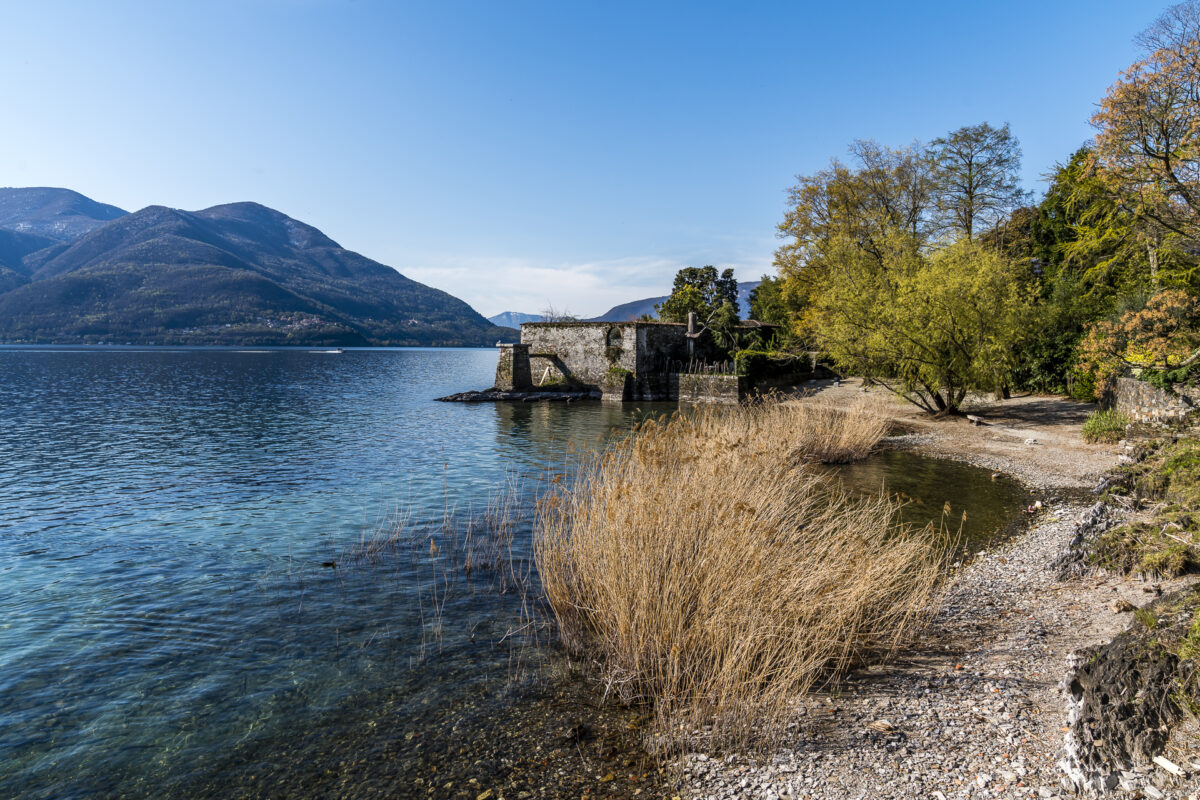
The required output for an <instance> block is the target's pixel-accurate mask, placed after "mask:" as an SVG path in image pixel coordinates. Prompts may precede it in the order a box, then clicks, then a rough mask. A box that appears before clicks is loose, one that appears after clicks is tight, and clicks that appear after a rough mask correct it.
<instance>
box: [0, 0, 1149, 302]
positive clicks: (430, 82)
mask: <svg viewBox="0 0 1200 800" xmlns="http://www.w3.org/2000/svg"><path fill="white" fill-rule="evenodd" d="M1164 7H1165V4H1163V5H1159V4H1157V3H1145V4H1143V3H1136V2H1128V0H1125V1H1124V2H1115V1H1109V0H1064V2H1054V1H1053V0H1040V1H1039V2H1029V1H1028V0H1015V1H1013V2H1007V3H977V2H969V1H967V0H958V1H957V2H930V3H909V4H902V3H885V2H862V3H851V2H846V3H835V2H821V3H807V2H744V1H743V2H727V3H704V2H694V3H684V2H678V3H667V2H628V3H627V2H614V1H613V0H605V1H604V2H585V1H584V0H561V1H560V2H522V1H521V0H505V1H504V2H501V0H494V2H470V3H468V2H454V0H443V1H442V2H427V3H400V2H353V1H352V0H343V1H342V2H333V1H332V0H328V1H326V0H239V2H221V1H220V0H207V1H206V2H198V3H175V2H166V3H164V2H153V3H151V2H139V3H133V2H119V0H118V1H116V2H103V3H101V2H54V1H53V0H41V1H40V2H36V3H31V2H9V3H5V4H4V7H3V12H4V24H3V26H2V28H0V109H2V111H0V114H2V116H0V119H2V120H3V124H0V185H4V186H65V187H68V188H72V189H76V190H78V191H81V192H83V193H84V194H86V195H88V196H90V197H93V198H94V199H96V200H100V201H103V202H108V203H113V204H116V205H119V206H121V207H123V208H127V209H130V210H134V209H138V208H141V207H143V206H146V205H151V204H162V205H168V206H173V207H177V208H186V209H198V208H204V207H207V206H210V205H215V204H218V203H224V202H232V201H238V200H255V201H258V202H261V203H264V204H266V205H269V206H272V207H274V208H278V209H279V210H281V211H283V212H285V213H287V214H290V215H291V216H293V217H296V218H298V219H301V220H303V221H305V222H308V223H310V224H312V225H315V226H316V227H318V228H320V229H322V230H323V231H325V232H326V233H327V234H329V235H330V236H332V237H333V238H334V239H336V240H337V241H338V242H339V243H341V244H342V245H343V246H344V247H348V248H350V249H352V250H357V251H359V252H361V253H363V254H365V255H367V256H369V257H371V258H374V259H376V260H379V261H382V262H384V263H386V264H389V265H391V266H394V267H396V268H397V269H399V270H400V271H401V272H403V273H404V274H405V275H408V276H409V277H412V278H414V279H416V280H420V281H422V282H424V283H428V284H430V285H432V286H436V287H438V288H440V289H445V290H446V291H449V292H451V293H453V294H455V295H457V296H459V297H462V298H463V299H465V300H467V301H468V302H469V303H471V304H472V305H473V306H474V307H475V308H476V309H477V310H479V311H480V312H482V313H484V314H487V315H491V314H494V313H497V312H499V311H504V310H518V311H526V312H538V311H540V310H542V309H544V308H546V307H547V306H548V305H553V306H554V307H555V308H557V309H559V310H569V311H571V312H573V313H577V314H580V315H584V316H588V315H594V314H598V313H600V312H602V311H604V310H605V309H607V308H608V307H609V306H612V305H614V304H616V303H620V302H625V301H628V300H632V299H636V298H639V297H645V296H648V295H654V294H662V293H665V292H666V291H667V290H668V289H669V287H670V283H671V278H672V276H673V275H674V273H675V270H676V269H678V268H679V267H681V266H688V265H695V266H698V265H702V264H708V263H711V264H715V265H718V266H722V267H724V266H732V267H735V268H736V270H737V273H738V276H739V278H741V279H743V280H750V279H753V278H756V277H758V276H759V275H761V274H763V273H764V272H766V271H769V269H770V264H771V257H772V253H773V251H774V249H775V247H776V246H777V241H776V239H775V238H774V227H775V225H776V224H777V223H778V221H779V219H780V218H781V216H782V213H783V201H784V190H785V189H786V188H787V187H788V186H789V185H791V184H792V183H793V181H794V178H793V176H794V175H796V174H798V173H801V174H802V173H809V172H813V171H815V170H818V169H820V168H821V167H822V166H824V165H825V164H826V163H827V162H828V160H829V159H830V158H831V157H834V156H841V155H843V154H844V153H845V150H846V146H847V145H848V144H849V143H850V142H851V141H852V140H853V139H855V138H873V139H876V140H878V141H880V142H882V143H885V144H892V145H899V144H904V143H907V142H910V141H912V140H914V139H919V140H928V139H931V138H934V137H936V136H939V135H941V134H943V133H945V132H947V131H949V130H952V129H954V128H957V127H960V126H962V125H968V124H974V123H977V122H981V121H984V120H987V121H990V122H992V123H994V124H999V123H1003V122H1009V123H1010V124H1011V125H1012V128H1013V131H1014V133H1016V134H1017V136H1018V137H1019V138H1020V139H1021V142H1022V145H1023V148H1024V152H1025V170H1024V172H1025V181H1026V184H1027V186H1028V188H1030V189H1033V190H1034V191H1036V192H1038V193H1039V194H1040V192H1041V191H1042V188H1043V185H1044V184H1042V183H1041V182H1040V176H1041V175H1042V174H1044V173H1045V172H1046V171H1047V170H1048V169H1050V168H1051V167H1052V166H1053V164H1054V163H1055V162H1056V161H1060V160H1064V159H1066V158H1067V157H1068V156H1069V155H1070V153H1071V151H1072V150H1074V149H1075V148H1076V147H1077V146H1079V145H1080V144H1081V143H1083V142H1084V141H1085V140H1086V139H1087V138H1089V137H1090V135H1091V129H1090V128H1089V126H1088V118H1089V117H1090V115H1091V113H1092V111H1093V109H1094V107H1095V104H1096V102H1097V101H1098V100H1099V99H1100V98H1101V97H1102V96H1103V94H1104V91H1105V90H1106V88H1107V87H1108V86H1109V85H1110V84H1111V83H1112V82H1113V80H1114V79H1115V78H1116V76H1117V73H1118V72H1119V70H1121V69H1123V68H1124V67H1126V66H1128V64H1129V63H1130V62H1132V61H1133V60H1134V58H1135V57H1136V53H1135V49H1134V46H1133V44H1132V38H1133V36H1134V35H1135V34H1136V33H1137V32H1138V31H1139V30H1141V29H1142V28H1144V27H1146V26H1147V25H1148V24H1149V23H1150V22H1151V21H1152V20H1153V19H1154V17H1156V16H1157V15H1158V14H1159V13H1160V12H1161V11H1162V9H1163V8H1164Z"/></svg>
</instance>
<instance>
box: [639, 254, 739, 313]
mask: <svg viewBox="0 0 1200 800" xmlns="http://www.w3.org/2000/svg"><path fill="white" fill-rule="evenodd" d="M737 291H738V289H737V278H735V277H734V275H733V270H732V269H726V270H724V271H723V272H721V273H720V274H718V273H717V268H716V267H714V266H711V265H706V266H703V267H684V268H683V269H681V270H679V272H677V273H676V274H675V285H674V287H673V288H672V290H671V296H670V297H668V298H667V299H666V300H664V301H663V302H662V303H660V304H658V305H656V306H655V307H654V310H655V311H656V312H658V318H659V319H661V320H662V321H664V322H687V317H688V313H689V312H695V314H696V316H697V317H698V318H699V320H700V322H702V323H706V322H708V321H709V319H710V318H711V317H712V316H713V314H714V313H715V312H716V311H717V310H718V309H720V308H721V307H722V306H723V305H724V304H725V303H730V304H731V305H732V308H733V313H734V318H735V321H736V317H737Z"/></svg>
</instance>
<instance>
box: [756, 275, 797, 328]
mask: <svg viewBox="0 0 1200 800" xmlns="http://www.w3.org/2000/svg"><path fill="white" fill-rule="evenodd" d="M750 319H756V320H758V321H759V322H769V323H772V324H775V325H786V324H788V322H789V321H790V320H789V315H788V306H787V302H786V301H785V300H784V297H783V279H782V278H774V277H771V276H770V275H763V277H762V281H761V282H759V284H758V286H755V287H754V288H753V289H752V290H751V291H750Z"/></svg>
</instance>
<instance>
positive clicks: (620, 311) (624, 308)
mask: <svg viewBox="0 0 1200 800" xmlns="http://www.w3.org/2000/svg"><path fill="white" fill-rule="evenodd" d="M760 283H762V281H742V282H740V283H739V284H738V313H739V314H740V315H742V316H743V317H745V316H748V315H749V314H750V292H752V291H754V289H755V288H757V287H758V285H759V284H760ZM667 297H669V295H662V296H661V297H645V298H643V299H641V300H631V301H629V302H628V303H622V304H621V305H619V306H613V307H612V308H610V309H609V310H608V311H605V312H604V313H603V314H601V315H600V316H598V317H589V318H588V319H586V320H584V322H632V321H633V320H637V319H641V318H642V317H643V316H651V317H653V316H654V314H655V311H654V307H655V306H657V305H659V304H661V303H662V302H663V301H664V300H666V299H667ZM488 319H489V320H490V321H492V322H494V323H495V324H497V325H504V326H507V327H509V328H520V327H521V324H522V323H525V322H541V321H542V320H543V319H544V317H542V315H540V314H522V313H521V312H520V311H505V312H504V313H502V314H497V315H496V316H494V317H488Z"/></svg>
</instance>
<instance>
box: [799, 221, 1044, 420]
mask: <svg viewBox="0 0 1200 800" xmlns="http://www.w3.org/2000/svg"><path fill="white" fill-rule="evenodd" d="M841 267H842V268H840V269H838V270H836V271H834V272H831V273H830V276H829V282H828V284H827V286H826V287H825V289H824V290H823V291H822V292H821V293H820V295H819V296H818V298H817V307H816V315H817V320H818V326H817V339H818V343H819V344H820V345H821V346H822V347H823V348H824V349H825V350H827V351H828V352H829V353H830V354H831V355H832V357H833V358H834V360H835V362H836V363H837V364H838V365H839V366H841V367H843V368H845V369H847V370H849V371H852V372H854V373H856V374H860V375H864V376H867V377H869V378H871V379H873V380H875V381H876V382H878V383H881V384H883V385H885V386H887V387H888V388H890V389H891V390H892V391H894V392H896V393H897V394H898V395H900V396H901V397H904V398H905V399H906V400H908V401H910V402H912V403H914V404H916V405H918V406H920V407H921V408H924V409H925V410H926V411H929V412H931V413H940V414H952V413H957V412H958V409H959V407H960V406H961V404H962V401H963V400H964V398H965V397H966V396H967V394H968V393H969V392H972V391H998V390H1000V389H1001V388H1002V387H1004V386H1005V385H1007V383H1008V381H1009V380H1010V377H1011V375H1012V373H1013V370H1014V368H1015V367H1016V364H1017V352H1018V351H1017V347H1018V345H1019V344H1020V342H1021V340H1022V337H1023V331H1024V330H1025V329H1026V327H1027V325H1028V320H1029V316H1030V313H1031V310H1032V305H1031V302H1030V296H1029V291H1028V289H1027V286H1026V283H1025V281H1024V280H1023V276H1022V270H1021V267H1020V266H1019V265H1017V264H1014V263H1013V262H1012V261H1011V260H1009V259H1006V258H1004V257H1003V256H1001V255H1000V254H999V253H997V252H996V251H995V250H991V249H988V248H985V247H983V246H981V245H980V244H978V243H975V242H970V241H967V240H965V239H964V240H962V241H960V242H958V243H956V244H953V245H950V246H948V247H945V248H942V249H939V250H936V251H934V252H932V253H931V254H928V255H927V254H926V253H925V252H924V251H923V249H922V248H921V247H919V246H918V244H917V242H916V241H915V240H914V239H913V238H912V237H911V236H909V235H907V234H904V233H899V232H897V233H894V234H893V235H892V236H891V237H889V239H888V243H887V251H886V254H885V257H884V259H883V260H882V263H879V262H876V261H875V260H874V259H872V258H869V257H866V256H865V254H864V253H863V252H862V251H861V250H857V249H855V248H853V247H850V248H847V249H846V250H845V251H844V252H843V254H842V261H841Z"/></svg>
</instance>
